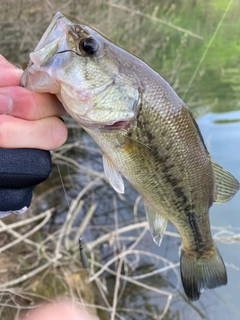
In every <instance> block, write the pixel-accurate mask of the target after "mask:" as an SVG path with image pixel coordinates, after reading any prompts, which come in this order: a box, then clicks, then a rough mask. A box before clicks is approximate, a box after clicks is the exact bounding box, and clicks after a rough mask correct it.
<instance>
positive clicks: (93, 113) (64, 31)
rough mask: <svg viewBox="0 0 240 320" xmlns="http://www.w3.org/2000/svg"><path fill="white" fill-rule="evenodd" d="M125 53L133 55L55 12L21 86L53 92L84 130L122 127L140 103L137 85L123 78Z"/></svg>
mask: <svg viewBox="0 0 240 320" xmlns="http://www.w3.org/2000/svg"><path fill="white" fill-rule="evenodd" d="M123 55H127V56H128V57H133V56H132V55H130V54H127V53H126V52H125V51H124V50H122V49H120V48H119V47H117V46H116V45H114V44H113V43H112V42H111V41H109V40H107V39H106V38H104V37H103V36H102V35H101V34H99V33H98V32H96V31H95V30H93V29H92V28H90V27H88V26H85V25H80V24H74V23H72V22H71V21H69V20H68V19H67V18H66V17H64V16H63V15H62V14H61V13H57V14H56V15H55V17H54V18H53V20H52V22H51V23H50V25H49V27H48V28H47V30H46V31H45V33H44V34H43V36H42V38H41V40H40V42H39V43H38V45H37V47H36V48H35V50H34V51H33V52H31V53H30V61H29V63H28V65H27V67H26V69H25V70H24V73H23V76H22V78H21V85H22V86H24V87H26V88H29V89H32V90H34V91H36V92H50V93H53V94H56V95H57V97H58V98H59V100H60V101H61V102H62V104H63V106H64V107H65V109H66V111H67V112H68V113H69V114H70V115H71V116H72V117H73V118H75V119H76V120H77V121H78V123H79V124H80V125H82V126H85V127H97V128H109V129H116V128H122V127H123V126H126V125H127V124H129V122H130V121H131V119H133V118H134V117H135V115H136V108H137V105H138V102H139V81H138V79H136V77H134V76H131V77H129V74H127V72H128V71H126V70H129V68H128V67H127V68H126V65H123V64H126V63H127V64H128V66H130V65H131V61H129V59H126V57H123ZM133 59H134V57H133ZM136 59H137V58H136Z"/></svg>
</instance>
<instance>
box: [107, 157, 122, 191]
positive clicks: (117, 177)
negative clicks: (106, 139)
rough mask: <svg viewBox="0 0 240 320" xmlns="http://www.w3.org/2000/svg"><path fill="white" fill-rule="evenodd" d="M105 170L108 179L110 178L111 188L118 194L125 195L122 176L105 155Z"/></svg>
mask: <svg viewBox="0 0 240 320" xmlns="http://www.w3.org/2000/svg"><path fill="white" fill-rule="evenodd" d="M103 168H104V172H105V175H106V177H107V178H108V180H109V182H110V184H111V186H112V187H113V189H115V190H116V191H117V192H118V193H124V183H123V179H122V176H121V174H120V173H119V172H118V171H117V170H116V168H115V167H114V165H113V163H112V161H111V160H110V159H109V158H108V157H107V156H105V155H103Z"/></svg>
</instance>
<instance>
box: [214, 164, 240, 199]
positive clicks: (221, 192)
mask: <svg viewBox="0 0 240 320" xmlns="http://www.w3.org/2000/svg"><path fill="white" fill-rule="evenodd" d="M211 165H212V170H213V175H214V199H213V201H214V202H218V203H222V202H226V201H229V200H230V199H232V197H233V196H234V195H235V193H236V192H237V191H238V190H239V182H238V181H237V179H235V178H234V176H233V175H231V173H229V172H228V171H226V170H224V169H223V168H222V167H221V166H219V165H218V164H217V163H216V162H214V161H211Z"/></svg>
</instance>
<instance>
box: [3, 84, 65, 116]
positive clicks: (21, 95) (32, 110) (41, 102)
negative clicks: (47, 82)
mask: <svg viewBox="0 0 240 320" xmlns="http://www.w3.org/2000/svg"><path fill="white" fill-rule="evenodd" d="M65 112H66V111H65V109H64V108H63V106H62V104H61V102H60V101H59V100H58V99H57V98H56V96H55V95H53V94H49V93H36V92H32V91H30V90H27V89H25V88H22V87H20V86H17V87H4V88H0V113H4V114H9V115H12V116H14V117H18V118H22V119H26V120H37V119H42V118H46V117H50V116H58V117H61V116H62V115H64V113H65Z"/></svg>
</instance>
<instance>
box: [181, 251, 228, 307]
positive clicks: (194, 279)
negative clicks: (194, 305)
mask: <svg viewBox="0 0 240 320" xmlns="http://www.w3.org/2000/svg"><path fill="white" fill-rule="evenodd" d="M180 269H181V278H182V284H183V288H184V291H185V294H186V296H187V297H188V299H189V301H196V300H198V299H199V297H200V294H201V293H202V292H203V291H204V290H205V289H213V288H216V287H220V286H223V285H226V284H227V272H226V268H225V265H224V262H223V260H222V257H221V255H220V253H219V251H218V249H217V248H216V247H214V250H213V254H211V255H210V256H209V257H208V256H207V255H206V254H205V255H204V256H202V257H201V256H200V257H198V258H196V257H194V256H192V255H188V254H187V253H186V252H185V251H184V250H182V252H181V257H180Z"/></svg>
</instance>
